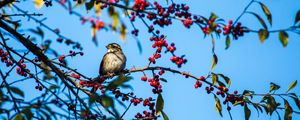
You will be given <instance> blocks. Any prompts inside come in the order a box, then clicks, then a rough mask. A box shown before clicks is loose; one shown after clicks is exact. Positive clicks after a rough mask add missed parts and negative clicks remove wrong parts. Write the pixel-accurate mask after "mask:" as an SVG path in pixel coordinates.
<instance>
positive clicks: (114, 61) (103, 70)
mask: <svg viewBox="0 0 300 120" xmlns="http://www.w3.org/2000/svg"><path fill="white" fill-rule="evenodd" d="M106 48H107V52H106V54H105V55H104V56H103V58H102V61H101V64H100V68H99V75H100V76H103V75H107V76H113V75H115V74H118V73H120V72H122V71H123V70H124V68H125V66H126V56H125V55H124V53H123V51H122V48H121V47H120V45H118V44H117V43H110V44H108V45H107V46H106Z"/></svg>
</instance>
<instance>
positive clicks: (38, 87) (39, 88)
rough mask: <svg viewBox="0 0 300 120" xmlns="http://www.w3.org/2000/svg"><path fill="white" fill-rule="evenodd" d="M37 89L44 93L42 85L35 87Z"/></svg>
mask: <svg viewBox="0 0 300 120" xmlns="http://www.w3.org/2000/svg"><path fill="white" fill-rule="evenodd" d="M35 89H37V90H39V91H42V90H43V86H41V85H40V84H37V86H35Z"/></svg>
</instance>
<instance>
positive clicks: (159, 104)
mask: <svg viewBox="0 0 300 120" xmlns="http://www.w3.org/2000/svg"><path fill="white" fill-rule="evenodd" d="M163 108H164V99H163V97H162V95H161V94H158V96H157V99H156V106H155V109H156V113H155V114H156V116H158V115H160V113H161V112H162V110H163Z"/></svg>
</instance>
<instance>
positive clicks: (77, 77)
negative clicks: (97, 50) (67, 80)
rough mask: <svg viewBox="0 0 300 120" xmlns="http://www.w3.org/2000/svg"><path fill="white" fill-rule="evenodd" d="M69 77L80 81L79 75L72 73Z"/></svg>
mask: <svg viewBox="0 0 300 120" xmlns="http://www.w3.org/2000/svg"><path fill="white" fill-rule="evenodd" d="M71 76H72V77H73V78H75V79H80V75H77V74H75V73H72V74H71Z"/></svg>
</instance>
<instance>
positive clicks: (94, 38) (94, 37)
mask: <svg viewBox="0 0 300 120" xmlns="http://www.w3.org/2000/svg"><path fill="white" fill-rule="evenodd" d="M96 32H97V29H96V27H95V26H93V27H92V33H91V34H92V38H93V42H94V43H95V45H96V46H97V45H98V42H97V38H96Z"/></svg>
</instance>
